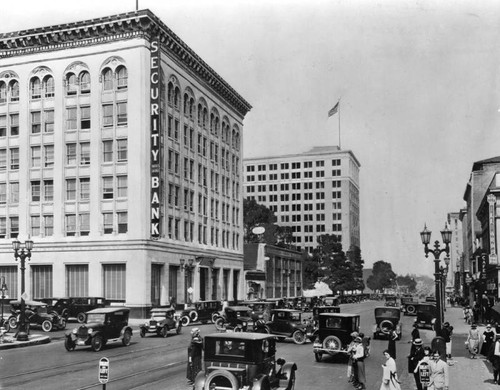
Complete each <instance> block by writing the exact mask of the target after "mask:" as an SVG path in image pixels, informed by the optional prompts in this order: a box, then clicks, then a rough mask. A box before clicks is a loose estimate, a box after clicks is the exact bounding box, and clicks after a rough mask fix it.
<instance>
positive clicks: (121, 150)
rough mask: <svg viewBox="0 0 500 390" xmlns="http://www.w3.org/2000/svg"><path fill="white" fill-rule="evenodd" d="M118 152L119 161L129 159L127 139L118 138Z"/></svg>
mask: <svg viewBox="0 0 500 390" xmlns="http://www.w3.org/2000/svg"><path fill="white" fill-rule="evenodd" d="M116 152H117V161H118V162H124V161H127V160H128V153H127V140H126V139H119V140H116Z"/></svg>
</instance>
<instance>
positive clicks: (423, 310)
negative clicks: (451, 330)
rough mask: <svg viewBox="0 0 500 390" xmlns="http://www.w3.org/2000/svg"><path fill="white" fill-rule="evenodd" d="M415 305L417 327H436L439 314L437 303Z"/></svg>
mask: <svg viewBox="0 0 500 390" xmlns="http://www.w3.org/2000/svg"><path fill="white" fill-rule="evenodd" d="M415 307H416V311H417V318H416V319H415V324H416V325H417V327H418V328H430V329H434V325H435V323H436V318H437V316H438V311H437V307H436V305H435V304H434V303H418V304H417V305H415Z"/></svg>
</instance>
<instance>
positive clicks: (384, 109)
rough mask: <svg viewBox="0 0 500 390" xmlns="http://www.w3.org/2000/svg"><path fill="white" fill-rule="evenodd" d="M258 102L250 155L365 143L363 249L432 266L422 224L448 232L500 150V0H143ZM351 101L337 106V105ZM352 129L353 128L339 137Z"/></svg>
mask: <svg viewBox="0 0 500 390" xmlns="http://www.w3.org/2000/svg"><path fill="white" fill-rule="evenodd" d="M138 2H139V9H144V8H148V9H150V10H151V11H152V12H154V13H155V14H156V15H157V16H158V17H159V18H160V19H161V20H162V21H163V22H164V23H165V24H166V25H167V26H169V28H171V29H172V30H173V31H174V32H175V33H176V34H177V35H178V36H179V37H180V38H181V39H182V40H183V41H184V42H185V43H186V44H188V45H189V46H190V47H191V48H192V49H193V50H194V51H195V52H196V53H197V54H198V55H199V56H200V57H201V58H202V59H203V60H204V61H205V62H206V63H208V64H209V65H210V67H212V68H213V69H214V70H215V71H216V72H217V73H218V74H219V75H220V76H221V77H222V78H224V79H225V80H226V81H227V82H228V83H229V84H230V85H231V86H232V87H233V88H234V89H235V90H236V91H237V92H238V93H239V94H240V95H241V96H242V97H243V98H244V99H245V100H247V101H248V102H249V103H250V104H251V105H252V110H251V111H250V112H249V113H248V114H247V116H246V117H245V120H244V134H243V136H244V140H243V144H244V149H243V153H244V157H246V158H249V157H262V156H271V155H281V154H290V153H301V152H305V151H307V150H309V149H311V148H312V147H314V146H324V145H338V144H339V138H340V146H341V147H342V149H346V150H352V152H353V153H354V155H355V156H356V157H357V159H358V160H359V161H360V163H361V172H360V215H361V220H360V226H361V252H362V257H363V259H364V260H365V267H367V268H368V267H371V265H372V264H373V263H374V262H376V261H378V260H384V261H387V262H390V263H391V264H392V267H393V270H394V271H395V272H396V273H399V274H406V273H416V274H427V275H430V274H431V273H432V272H433V269H434V265H433V262H432V260H431V258H432V256H430V257H429V259H425V256H424V252H423V246H422V243H421V241H420V235H419V232H420V231H421V230H422V229H423V227H424V223H426V224H427V226H428V228H429V229H430V230H432V231H433V236H432V237H431V239H432V240H436V239H439V240H441V237H440V234H439V231H440V230H441V229H442V228H443V227H444V224H445V221H446V217H447V214H448V213H449V212H455V211H459V210H460V209H461V208H463V207H464V205H465V204H464V201H463V194H464V191H465V187H466V184H467V182H468V180H469V177H470V172H471V169H472V164H473V163H474V162H475V161H479V160H483V159H487V158H491V157H494V156H499V155H500V127H499V124H500V123H499V121H500V96H499V95H500V85H499V83H500V64H499V62H500V53H499V51H500V18H499V17H498V15H500V12H499V11H500V2H498V1H495V0H481V1H477V0H453V1H447V0H439V1H433V0H425V1H415V0H302V1H298V0H274V1H271V0H249V1H243V0H215V1H212V0H169V1H165V0H139V1H138ZM135 7H136V1H135V0H106V1H102V0H99V1H97V0H86V1H84V2H82V1H72V0H65V1H59V0H51V1H48V2H40V1H33V0H17V1H15V2H10V3H9V6H8V7H3V8H2V23H1V25H0V32H10V31H17V30H23V29H29V28H34V27H42V26H47V25H53V24H60V23H70V22H74V21H78V20H85V19H91V18H96V17H102V16H108V15H113V14H118V13H122V12H128V11H133V10H135ZM339 99H340V120H339V116H338V114H336V115H334V116H333V117H331V118H328V115H327V113H328V110H330V109H331V108H332V107H333V106H334V104H335V103H337V102H338V101H339ZM339 127H340V137H339Z"/></svg>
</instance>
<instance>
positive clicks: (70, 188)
mask: <svg viewBox="0 0 500 390" xmlns="http://www.w3.org/2000/svg"><path fill="white" fill-rule="evenodd" d="M66 200H76V179H66Z"/></svg>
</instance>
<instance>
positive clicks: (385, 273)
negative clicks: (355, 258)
mask: <svg viewBox="0 0 500 390" xmlns="http://www.w3.org/2000/svg"><path fill="white" fill-rule="evenodd" d="M395 280H396V274H395V273H394V271H393V270H392V265H391V263H387V262H385V261H383V260H379V261H377V262H375V263H374V264H373V270H372V274H371V275H370V276H369V277H368V279H367V281H366V284H367V286H368V287H369V288H371V289H372V290H374V291H382V290H383V289H384V288H389V287H393V285H394V281H395Z"/></svg>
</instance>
